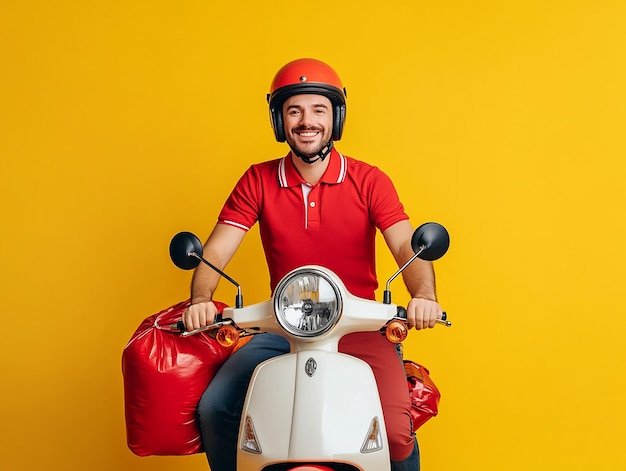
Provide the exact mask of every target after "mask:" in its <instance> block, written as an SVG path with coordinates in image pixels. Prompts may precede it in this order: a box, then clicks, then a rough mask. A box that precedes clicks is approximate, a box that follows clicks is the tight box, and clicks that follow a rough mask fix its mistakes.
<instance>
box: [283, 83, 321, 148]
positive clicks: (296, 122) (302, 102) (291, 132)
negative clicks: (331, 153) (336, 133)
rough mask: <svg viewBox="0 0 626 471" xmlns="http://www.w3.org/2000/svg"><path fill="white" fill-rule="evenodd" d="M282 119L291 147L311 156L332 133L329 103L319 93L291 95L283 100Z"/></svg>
mask: <svg viewBox="0 0 626 471" xmlns="http://www.w3.org/2000/svg"><path fill="white" fill-rule="evenodd" d="M283 123H284V128H285V137H286V139H287V142H288V143H289V145H290V146H291V148H292V149H294V150H295V151H297V152H298V153H300V154H303V155H306V156H307V157H309V158H312V157H315V156H316V155H317V154H318V153H319V152H320V151H321V150H322V149H323V148H324V147H326V144H328V143H329V142H330V139H331V137H332V131H333V108H332V104H331V102H330V100H329V99H328V98H326V97H325V96H322V95H295V96H292V97H290V98H288V99H287V101H285V103H284V104H283Z"/></svg>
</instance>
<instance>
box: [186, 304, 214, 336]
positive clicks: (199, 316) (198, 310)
mask: <svg viewBox="0 0 626 471" xmlns="http://www.w3.org/2000/svg"><path fill="white" fill-rule="evenodd" d="M216 315H217V308H216V307H215V304H213V302H212V301H207V302H199V303H195V304H192V305H191V306H189V307H188V308H187V309H186V310H185V312H184V313H183V323H184V324H185V329H187V330H195V329H199V328H200V327H204V326H207V325H209V324H212V323H213V321H214V319H215V316H216Z"/></svg>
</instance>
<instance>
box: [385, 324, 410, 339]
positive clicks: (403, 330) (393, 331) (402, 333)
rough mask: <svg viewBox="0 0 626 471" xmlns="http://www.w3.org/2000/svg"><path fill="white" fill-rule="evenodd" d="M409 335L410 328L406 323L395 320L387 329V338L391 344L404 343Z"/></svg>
mask: <svg viewBox="0 0 626 471" xmlns="http://www.w3.org/2000/svg"><path fill="white" fill-rule="evenodd" d="M408 335H409V328H408V327H407V325H406V322H404V321H399V320H393V321H391V322H390V323H389V324H387V327H385V337H387V340H389V341H390V342H391V343H402V342H404V340H405V339H406V338H407V336H408Z"/></svg>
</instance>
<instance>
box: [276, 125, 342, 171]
mask: <svg viewBox="0 0 626 471" xmlns="http://www.w3.org/2000/svg"><path fill="white" fill-rule="evenodd" d="M293 131H294V132H303V131H320V132H323V130H322V129H320V128H296V129H294V130H293ZM285 137H286V140H287V144H289V147H290V148H291V151H292V152H293V153H294V154H296V155H297V156H298V157H300V158H301V159H302V160H304V161H305V162H306V163H313V162H315V161H317V159H316V157H318V158H319V157H320V155H322V154H323V152H322V151H324V150H325V149H326V148H327V147H328V146H329V145H330V144H331V142H332V141H331V140H330V138H329V139H328V140H326V139H322V140H321V141H320V143H318V144H315V145H314V146H311V145H299V144H298V143H296V141H295V140H294V139H293V137H292V136H291V135H287V136H285ZM324 157H326V155H324Z"/></svg>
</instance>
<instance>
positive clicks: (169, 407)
mask: <svg viewBox="0 0 626 471" xmlns="http://www.w3.org/2000/svg"><path fill="white" fill-rule="evenodd" d="M189 304H190V301H189V300H187V301H184V302H181V303H178V304H176V305H174V306H171V307H169V308H167V309H165V310H163V311H161V312H159V313H157V314H154V315H153V316H150V317H148V318H147V319H145V320H144V321H143V322H142V323H141V325H140V326H139V328H138V329H137V330H136V331H135V333H134V334H133V336H132V338H131V339H130V341H129V342H128V344H127V345H126V347H125V348H124V352H123V354H122V373H123V375H124V402H125V414H126V439H127V443H128V447H129V448H130V450H131V451H132V452H133V453H135V454H136V455H139V456H148V455H189V454H193V453H199V452H202V451H203V448H202V441H201V438H200V429H199V426H198V422H197V418H196V407H197V405H198V402H199V401H200V397H201V396H202V394H203V393H204V390H205V389H206V387H207V386H208V384H209V382H210V381H211V379H212V378H213V376H214V375H215V373H216V371H217V369H218V368H219V367H220V366H221V365H222V363H224V361H225V360H226V359H227V358H228V357H229V355H230V354H231V350H232V348H226V347H222V346H221V345H219V344H218V343H217V341H215V340H214V339H212V338H210V337H209V336H208V334H207V333H205V332H201V333H199V334H196V335H192V336H190V337H181V335H180V334H179V333H176V332H174V331H171V330H170V327H169V326H170V325H171V324H176V322H177V321H179V320H181V317H182V314H183V312H184V310H185V309H186V308H187V307H188V306H189ZM215 305H216V307H217V308H218V310H219V312H221V311H222V310H223V309H224V307H226V305H225V304H223V303H219V302H215Z"/></svg>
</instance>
